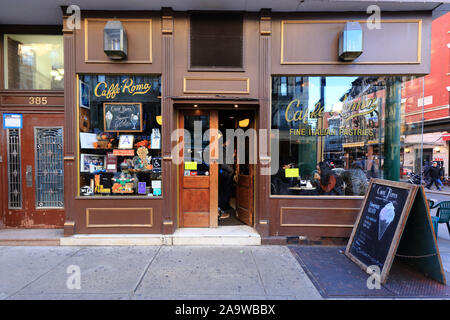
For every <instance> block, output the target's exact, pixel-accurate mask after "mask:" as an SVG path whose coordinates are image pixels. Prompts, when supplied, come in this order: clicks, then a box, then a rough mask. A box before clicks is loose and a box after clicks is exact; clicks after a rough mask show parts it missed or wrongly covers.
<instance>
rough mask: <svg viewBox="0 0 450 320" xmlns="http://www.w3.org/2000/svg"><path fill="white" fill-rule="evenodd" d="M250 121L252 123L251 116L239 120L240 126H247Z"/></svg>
mask: <svg viewBox="0 0 450 320" xmlns="http://www.w3.org/2000/svg"><path fill="white" fill-rule="evenodd" d="M249 123H250V119H249V118H247V119H243V120H241V121H239V127H241V128H247V127H248V125H249Z"/></svg>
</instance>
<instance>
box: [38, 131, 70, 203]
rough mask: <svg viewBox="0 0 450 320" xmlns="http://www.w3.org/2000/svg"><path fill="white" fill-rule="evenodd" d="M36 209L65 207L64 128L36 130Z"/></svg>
mask: <svg viewBox="0 0 450 320" xmlns="http://www.w3.org/2000/svg"><path fill="white" fill-rule="evenodd" d="M34 133H35V135H34V137H35V150H36V207H37V208H63V207H64V144H63V129H62V128H35V132H34Z"/></svg>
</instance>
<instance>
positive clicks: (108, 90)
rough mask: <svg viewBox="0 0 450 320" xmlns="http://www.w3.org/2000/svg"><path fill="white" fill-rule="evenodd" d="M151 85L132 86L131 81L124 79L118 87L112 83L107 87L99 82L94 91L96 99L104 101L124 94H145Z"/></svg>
mask: <svg viewBox="0 0 450 320" xmlns="http://www.w3.org/2000/svg"><path fill="white" fill-rule="evenodd" d="M151 87H152V85H151V84H149V83H139V84H134V81H133V79H131V78H129V79H125V80H123V81H122V83H121V84H120V85H119V83H112V84H110V85H108V84H107V83H106V82H104V81H101V82H99V83H97V85H96V86H95V89H94V94H95V96H96V97H104V98H106V99H114V98H115V97H116V96H117V95H118V94H120V93H125V94H131V95H132V96H134V95H136V94H146V93H147V92H149V91H150V89H151Z"/></svg>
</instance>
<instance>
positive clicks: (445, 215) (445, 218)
mask: <svg viewBox="0 0 450 320" xmlns="http://www.w3.org/2000/svg"><path fill="white" fill-rule="evenodd" d="M434 208H437V211H436V217H437V218H439V220H438V224H439V223H445V224H446V225H447V229H448V233H449V234H450V201H441V202H439V203H438V204H437V205H435V206H434ZM436 235H437V230H436Z"/></svg>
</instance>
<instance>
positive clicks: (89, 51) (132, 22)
mask: <svg viewBox="0 0 450 320" xmlns="http://www.w3.org/2000/svg"><path fill="white" fill-rule="evenodd" d="M108 20H109V19H85V20H84V25H85V38H84V41H85V56H84V59H85V62H87V63H111V60H110V59H109V58H108V57H107V56H106V55H105V53H104V51H103V30H104V28H105V25H106V23H107V22H108ZM111 20H115V19H111ZM119 20H120V22H122V25H123V28H124V29H125V30H126V33H127V40H128V50H127V51H128V53H127V54H128V56H127V59H126V60H123V61H122V63H152V62H153V61H152V20H151V19H119Z"/></svg>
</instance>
